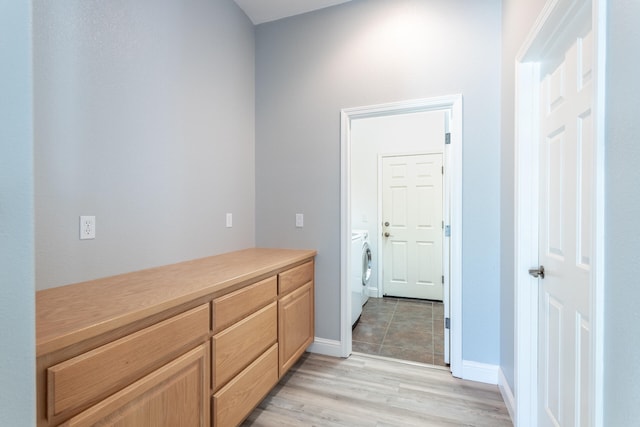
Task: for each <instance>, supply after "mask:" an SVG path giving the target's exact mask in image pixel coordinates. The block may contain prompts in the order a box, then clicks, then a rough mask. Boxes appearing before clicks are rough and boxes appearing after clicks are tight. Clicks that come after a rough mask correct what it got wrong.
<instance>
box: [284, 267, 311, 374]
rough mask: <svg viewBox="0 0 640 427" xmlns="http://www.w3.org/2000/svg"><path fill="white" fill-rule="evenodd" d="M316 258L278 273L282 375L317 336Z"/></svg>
mask: <svg viewBox="0 0 640 427" xmlns="http://www.w3.org/2000/svg"><path fill="white" fill-rule="evenodd" d="M313 276H314V271H313V262H308V263H306V264H303V265H301V266H299V267H296V268H293V269H291V270H288V271H285V272H283V273H281V274H280V275H279V277H278V285H279V289H280V295H279V300H278V346H279V353H280V354H279V376H280V377H282V376H283V375H284V374H285V373H286V372H287V371H288V370H289V368H291V366H293V364H294V363H295V362H296V361H297V360H298V359H299V358H300V356H301V355H302V354H303V353H304V352H305V350H306V349H307V347H308V346H309V344H311V343H312V342H313V338H314V318H315V313H314V289H313Z"/></svg>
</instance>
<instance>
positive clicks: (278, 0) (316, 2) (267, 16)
mask: <svg viewBox="0 0 640 427" xmlns="http://www.w3.org/2000/svg"><path fill="white" fill-rule="evenodd" d="M234 1H235V2H236V3H237V5H238V6H240V8H241V9H242V10H244V13H246V14H247V16H248V17H249V19H251V22H253V24H254V25H258V24H262V23H263V22H269V21H275V20H278V19H281V18H286V17H287V16H293V15H299V14H301V13H306V12H311V11H312V10H318V9H323V8H325V7H329V6H334V5H336V4H340V3H346V2H348V1H351V0H234Z"/></svg>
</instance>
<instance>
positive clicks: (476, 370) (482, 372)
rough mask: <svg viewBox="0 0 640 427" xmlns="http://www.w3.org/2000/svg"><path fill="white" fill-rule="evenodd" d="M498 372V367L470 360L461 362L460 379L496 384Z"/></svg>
mask: <svg viewBox="0 0 640 427" xmlns="http://www.w3.org/2000/svg"><path fill="white" fill-rule="evenodd" d="M498 370H499V368H498V365H490V364H488V363H480V362H473V361H471V360H463V361H462V379H464V380H470V381H477V382H481V383H486V384H498Z"/></svg>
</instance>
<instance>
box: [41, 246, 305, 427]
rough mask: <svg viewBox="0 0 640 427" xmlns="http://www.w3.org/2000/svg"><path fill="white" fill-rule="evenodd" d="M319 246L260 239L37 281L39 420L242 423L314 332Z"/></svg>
mask: <svg viewBox="0 0 640 427" xmlns="http://www.w3.org/2000/svg"><path fill="white" fill-rule="evenodd" d="M314 256H315V251H301V250H282V249H248V250H244V251H238V252H233V253H229V254H223V255H218V256H214V257H209V258H203V259H199V260H194V261H188V262H184V263H179V264H174V265H170V266H164V267H158V268H154V269H150V270H144V271H140V272H134V273H128V274H123V275H120V276H114V277H109V278H105V279H99V280H95V281H91V282H85V283H79V284H74V285H68V286H63V287H60V288H54V289H48V290H45V291H39V292H37V293H36V353H37V366H36V378H37V388H38V394H37V403H38V407H37V418H38V427H51V426H59V425H64V426H94V425H109V426H135V427H138V426H143V427H147V426H148V427H151V426H153V427H162V426H167V427H168V426H209V425H214V426H217V427H227V426H233V425H238V424H240V423H241V422H242V421H243V420H244V419H245V418H246V417H247V416H248V415H249V413H250V412H251V411H252V410H253V409H254V408H255V407H256V406H257V405H258V404H259V403H260V401H261V400H262V399H263V398H264V396H265V395H266V394H267V393H268V392H269V390H270V389H271V388H272V387H273V386H274V385H275V384H276V383H277V382H278V379H279V378H280V377H281V376H282V375H283V374H284V372H286V370H287V369H289V368H290V367H291V366H292V365H293V364H294V363H295V362H296V361H297V359H298V358H299V357H300V355H302V353H303V352H304V351H305V350H306V348H307V347H308V345H309V344H310V343H311V342H312V341H313V336H314V330H313V327H314V325H313V319H314V310H313V293H314V290H313V285H314V283H313V275H314V271H313V258H314Z"/></svg>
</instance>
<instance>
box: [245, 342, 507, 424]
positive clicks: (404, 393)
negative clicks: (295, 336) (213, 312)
mask: <svg viewBox="0 0 640 427" xmlns="http://www.w3.org/2000/svg"><path fill="white" fill-rule="evenodd" d="M460 425H465V426H491V427H498V426H511V425H512V423H511V420H510V418H509V414H508V412H507V409H506V407H505V405H504V402H503V401H502V397H501V396H500V392H499V391H498V387H497V386H492V385H487V384H481V383H475V382H471V381H464V380H460V379H457V378H453V377H452V376H451V374H450V373H449V371H448V370H446V369H444V368H439V367H433V366H429V365H424V364H418V363H411V362H403V361H398V360H391V359H385V358H381V357H376V356H369V355H363V354H357V355H352V356H351V357H349V358H348V359H341V358H332V357H328V356H322V355H317V354H309V353H307V354H305V355H304V356H303V357H302V358H301V360H300V361H299V362H298V363H297V364H296V365H295V366H294V367H292V368H291V370H290V371H289V372H288V373H287V374H286V375H285V377H283V378H282V380H281V381H280V383H279V384H278V385H277V386H276V387H275V388H274V389H273V390H272V391H271V393H269V395H268V396H267V397H266V398H265V399H264V400H263V401H262V403H261V404H260V405H259V406H258V408H256V409H255V410H254V411H253V412H252V413H251V415H250V416H249V417H248V418H247V420H246V421H245V422H244V424H243V426H245V427H248V426H296V427H298V426H350V427H355V426H460Z"/></svg>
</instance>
